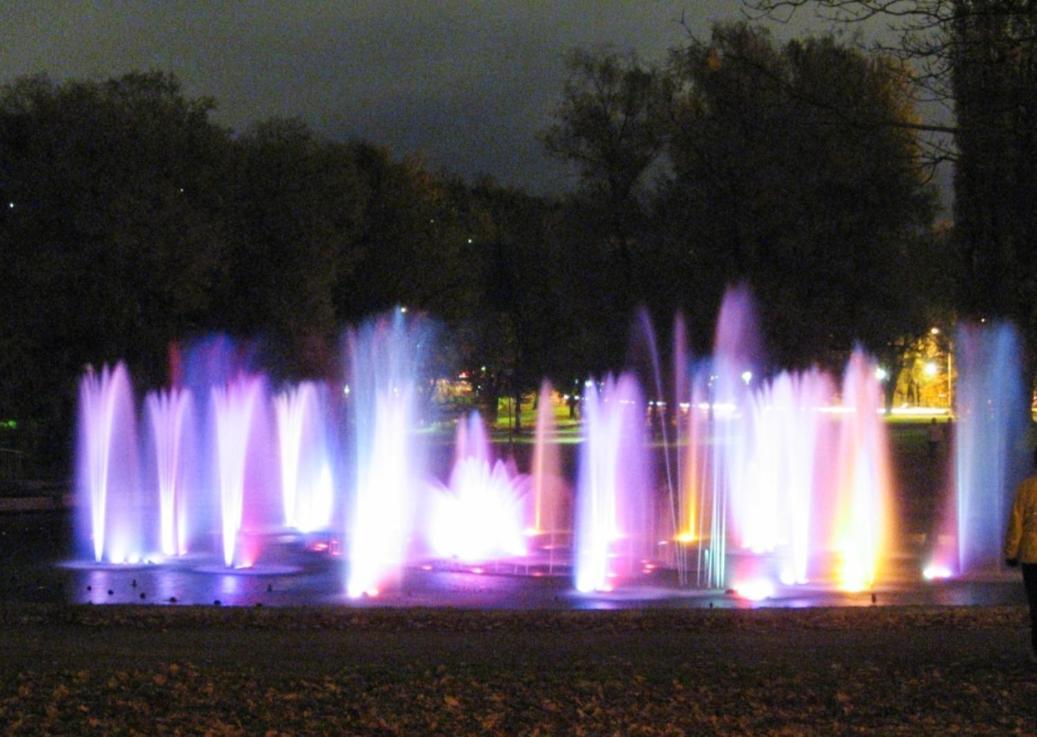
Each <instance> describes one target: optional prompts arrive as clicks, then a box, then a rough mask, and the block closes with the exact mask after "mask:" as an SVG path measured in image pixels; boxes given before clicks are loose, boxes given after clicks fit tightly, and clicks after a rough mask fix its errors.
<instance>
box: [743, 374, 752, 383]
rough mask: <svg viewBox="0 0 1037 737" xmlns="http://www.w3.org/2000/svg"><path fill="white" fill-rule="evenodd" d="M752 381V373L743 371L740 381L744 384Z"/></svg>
mask: <svg viewBox="0 0 1037 737" xmlns="http://www.w3.org/2000/svg"><path fill="white" fill-rule="evenodd" d="M752 380H753V372H752V371H743V372H742V381H744V382H745V383H746V384H748V383H749V382H750V381H752Z"/></svg>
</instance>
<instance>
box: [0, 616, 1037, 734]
mask: <svg viewBox="0 0 1037 737" xmlns="http://www.w3.org/2000/svg"><path fill="white" fill-rule="evenodd" d="M1024 618H1025V612H1024V610H1023V608H1021V607H1015V606H1013V607H963V608H958V607H857V608H808V609H798V610H790V609H780V610H778V609H757V610H719V609H717V610H710V609H693V610H680V611H672V610H648V611H643V610H626V611H591V612H587V611H547V612H545V611H536V612H515V611H472V610H450V609H435V610H429V609H393V610H381V609H366V610H351V609H347V608H342V607H335V608H330V607H328V608H320V607H311V608H299V609H288V608H285V609H280V608H279V609H271V608H240V609H230V608H215V607H204V608H203V607H179V606H178V607H150V606H131V607H122V606H103V607H98V606H67V605H31V604H8V605H0V732H2V733H3V734H7V735H39V734H98V735H101V734H106V735H107V734H142V735H157V734H214V735H223V734H260V735H268V734H269V735H278V734H341V735H349V734H365V735H395V734H407V735H475V734H480V735H536V734H540V735H570V734H587V735H700V734H702V735H711V734H720V735H736V734H737V735H743V734H744V735H840V734H853V735H864V734H868V735H872V734H874V735H944V734H953V733H958V734H968V735H973V734H991V735H1008V734H1018V735H1034V734H1037V668H1035V667H1034V666H1031V665H1030V664H1029V663H1028V662H1027V659H1026V657H1025V652H1026V640H1027V631H1026V629H1025V623H1024Z"/></svg>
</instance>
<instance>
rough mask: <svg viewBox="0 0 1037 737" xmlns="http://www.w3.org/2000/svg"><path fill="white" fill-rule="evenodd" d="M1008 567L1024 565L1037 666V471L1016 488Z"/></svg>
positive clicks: (1036, 464)
mask: <svg viewBox="0 0 1037 737" xmlns="http://www.w3.org/2000/svg"><path fill="white" fill-rule="evenodd" d="M1034 468H1035V469H1037V450H1035V451H1034ZM1005 564H1006V565H1008V566H1010V567H1012V568H1014V567H1015V566H1018V565H1020V564H1022V569H1023V587H1024V588H1025V589H1026V599H1027V601H1028V602H1029V604H1030V648H1031V649H1030V660H1031V661H1032V662H1034V663H1037V471H1035V472H1034V473H1033V474H1032V475H1030V476H1028V477H1027V478H1025V479H1023V480H1022V481H1021V482H1020V483H1019V486H1017V487H1016V489H1015V501H1014V502H1013V503H1012V512H1011V514H1010V516H1009V518H1008V532H1007V533H1006V534H1005Z"/></svg>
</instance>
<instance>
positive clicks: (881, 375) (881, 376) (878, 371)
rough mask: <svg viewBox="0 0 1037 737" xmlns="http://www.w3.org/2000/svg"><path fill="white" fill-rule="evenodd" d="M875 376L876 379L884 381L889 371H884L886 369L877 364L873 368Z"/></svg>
mask: <svg viewBox="0 0 1037 737" xmlns="http://www.w3.org/2000/svg"><path fill="white" fill-rule="evenodd" d="M875 378H876V379H877V380H878V381H885V380H886V379H888V378H889V372H888V371H886V369H884V368H882V367H881V366H877V367H876V368H875Z"/></svg>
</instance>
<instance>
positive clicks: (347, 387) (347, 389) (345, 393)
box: [342, 384, 350, 397]
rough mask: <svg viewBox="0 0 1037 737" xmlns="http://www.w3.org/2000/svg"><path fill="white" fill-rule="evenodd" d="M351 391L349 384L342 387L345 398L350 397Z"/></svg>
mask: <svg viewBox="0 0 1037 737" xmlns="http://www.w3.org/2000/svg"><path fill="white" fill-rule="evenodd" d="M349 391H350V389H349V384H346V385H345V386H344V387H342V394H344V395H345V396H347V397H348V396H349Z"/></svg>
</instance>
